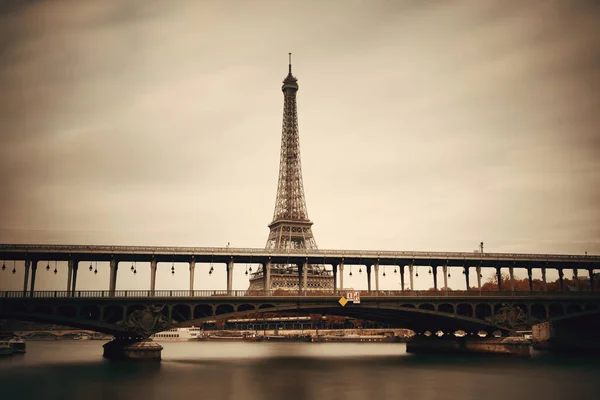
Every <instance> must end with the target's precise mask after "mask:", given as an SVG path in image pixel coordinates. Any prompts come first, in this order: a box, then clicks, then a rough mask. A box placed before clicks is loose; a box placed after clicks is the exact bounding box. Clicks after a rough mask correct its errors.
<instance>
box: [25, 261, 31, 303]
mask: <svg viewBox="0 0 600 400" xmlns="http://www.w3.org/2000/svg"><path fill="white" fill-rule="evenodd" d="M30 267H31V260H25V277H24V278H23V297H25V296H27V284H28V283H29V268H30Z"/></svg>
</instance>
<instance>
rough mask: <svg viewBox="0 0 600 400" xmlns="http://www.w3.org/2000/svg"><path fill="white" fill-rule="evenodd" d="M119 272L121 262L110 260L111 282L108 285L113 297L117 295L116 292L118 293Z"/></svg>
mask: <svg viewBox="0 0 600 400" xmlns="http://www.w3.org/2000/svg"><path fill="white" fill-rule="evenodd" d="M118 270H119V262H118V261H117V260H116V259H114V258H111V259H110V275H109V278H110V281H109V285H108V290H109V292H110V295H111V296H114V295H115V292H116V291H117V271H118Z"/></svg>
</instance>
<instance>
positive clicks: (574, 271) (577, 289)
mask: <svg viewBox="0 0 600 400" xmlns="http://www.w3.org/2000/svg"><path fill="white" fill-rule="evenodd" d="M577 272H578V271H577V268H573V280H574V281H575V290H576V291H578V292H579V274H578V273H577Z"/></svg>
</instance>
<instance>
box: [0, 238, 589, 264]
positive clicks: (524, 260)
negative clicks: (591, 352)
mask: <svg viewBox="0 0 600 400" xmlns="http://www.w3.org/2000/svg"><path fill="white" fill-rule="evenodd" d="M27 258H31V259H43V260H58V261H61V260H71V259H74V260H79V261H109V260H111V259H117V260H128V261H148V262H149V261H151V260H152V259H157V260H158V261H161V262H190V261H192V260H195V261H197V262H227V261H229V260H230V259H232V258H233V259H234V260H235V262H238V263H251V262H255V263H263V262H266V261H267V260H271V261H272V262H274V263H287V262H293V263H296V262H304V261H308V262H309V263H313V264H316V263H321V264H336V263H339V262H345V263H346V264H373V263H379V264H380V265H409V264H413V265H432V266H435V265H450V266H452V265H456V266H466V265H473V266H475V265H477V266H516V267H532V266H534V265H535V266H540V267H541V266H552V267H553V268H567V267H570V268H573V267H577V268H588V269H592V268H600V256H591V255H590V256H588V255H567V254H519V253H475V252H472V253H467V252H428V251H380V250H312V249H311V250H288V251H278V250H266V249H261V248H258V249H256V248H230V247H164V246H103V245H39V244H0V259H1V260H24V259H27Z"/></svg>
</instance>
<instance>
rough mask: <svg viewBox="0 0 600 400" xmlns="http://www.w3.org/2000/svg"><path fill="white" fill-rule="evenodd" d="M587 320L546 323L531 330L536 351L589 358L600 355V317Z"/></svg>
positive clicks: (589, 317)
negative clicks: (599, 335)
mask: <svg viewBox="0 0 600 400" xmlns="http://www.w3.org/2000/svg"><path fill="white" fill-rule="evenodd" d="M585 317H587V318H581V319H580V320H578V319H572V320H562V321H545V322H541V323H539V324H536V325H534V326H533V327H532V328H531V334H532V336H533V348H534V349H535V350H541V351H550V352H556V353H575V354H585V355H589V356H594V357H596V356H598V354H600V340H598V333H597V332H598V328H600V321H599V319H600V318H598V316H593V317H592V316H585Z"/></svg>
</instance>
